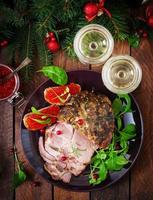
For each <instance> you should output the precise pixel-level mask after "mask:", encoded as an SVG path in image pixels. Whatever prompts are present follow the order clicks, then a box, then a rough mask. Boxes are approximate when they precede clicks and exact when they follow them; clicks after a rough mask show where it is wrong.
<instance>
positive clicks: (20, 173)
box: [13, 146, 27, 188]
mask: <svg viewBox="0 0 153 200" xmlns="http://www.w3.org/2000/svg"><path fill="white" fill-rule="evenodd" d="M14 158H15V161H16V164H17V172H16V173H15V174H14V177H13V187H14V188H17V187H18V186H19V185H21V184H22V183H23V182H25V181H26V179H27V175H26V173H25V171H24V167H23V164H22V162H20V161H19V159H18V155H17V151H16V148H15V146H14Z"/></svg>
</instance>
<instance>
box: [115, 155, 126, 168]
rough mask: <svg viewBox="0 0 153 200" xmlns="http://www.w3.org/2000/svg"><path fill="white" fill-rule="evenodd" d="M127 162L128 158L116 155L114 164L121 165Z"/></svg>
mask: <svg viewBox="0 0 153 200" xmlns="http://www.w3.org/2000/svg"><path fill="white" fill-rule="evenodd" d="M127 163H128V160H127V159H126V158H125V157H124V156H123V155H121V156H117V157H116V164H117V165H122V166H123V165H126V164H127Z"/></svg>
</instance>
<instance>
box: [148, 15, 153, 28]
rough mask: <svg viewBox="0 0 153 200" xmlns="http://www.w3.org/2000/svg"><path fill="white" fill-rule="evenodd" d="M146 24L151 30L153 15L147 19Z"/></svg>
mask: <svg viewBox="0 0 153 200" xmlns="http://www.w3.org/2000/svg"><path fill="white" fill-rule="evenodd" d="M147 24H148V25H149V26H150V27H152V28H153V15H152V16H150V17H149V18H148V20H147Z"/></svg>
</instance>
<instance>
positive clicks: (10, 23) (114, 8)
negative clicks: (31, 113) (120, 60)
mask: <svg viewBox="0 0 153 200" xmlns="http://www.w3.org/2000/svg"><path fill="white" fill-rule="evenodd" d="M87 2H88V1H87V0H79V1H76V0H60V1H56V0H43V1H42V0H30V1H28V0H13V1H10V3H7V2H5V1H4V0H0V8H1V12H0V40H3V39H8V40H9V44H10V45H9V46H8V47H7V48H6V49H7V50H8V51H9V52H10V53H9V56H10V60H11V57H13V56H14V55H16V54H18V56H17V57H18V61H17V62H21V61H22V60H23V59H24V58H25V57H26V56H27V55H28V57H30V58H31V59H34V58H35V52H36V51H37V53H38V55H37V56H38V57H39V58H40V65H46V64H50V62H51V57H52V54H51V53H50V52H49V51H48V50H47V48H46V46H45V45H44V42H43V41H44V38H45V36H46V33H47V32H50V31H53V32H54V33H55V35H56V38H57V39H58V42H59V43H60V44H61V46H62V48H63V49H64V50H65V51H66V53H67V54H68V55H69V56H71V57H75V53H74V50H73V40H74V36H75V34H76V33H77V31H78V30H79V29H81V28H82V27H84V26H85V25H88V24H90V23H97V24H100V25H103V26H104V27H106V28H107V29H108V30H109V31H110V32H111V33H112V35H113V37H114V38H115V39H117V40H118V39H119V40H126V39H127V40H128V41H131V39H129V37H130V36H131V33H130V30H129V22H130V20H129V14H128V12H129V11H128V7H127V5H126V3H125V1H122V0H116V1H114V0H107V1H106V2H105V8H106V9H107V10H109V11H110V13H111V15H112V17H111V18H110V17H108V16H107V14H106V13H103V14H102V15H101V16H97V17H96V18H95V19H94V20H93V21H91V22H88V21H87V20H86V19H85V16H84V13H83V8H84V5H85V3H87ZM92 2H95V3H98V2H99V1H98V0H93V1H92ZM133 29H134V28H133ZM150 33H151V35H153V34H152V31H151V32H150ZM150 33H149V34H150ZM6 49H5V51H6ZM30 69H33V67H32V66H31V67H27V68H25V69H24V70H26V71H24V72H23V73H24V75H25V76H26V77H28V76H29V74H30Z"/></svg>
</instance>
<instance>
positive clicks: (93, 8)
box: [84, 2, 99, 21]
mask: <svg viewBox="0 0 153 200" xmlns="http://www.w3.org/2000/svg"><path fill="white" fill-rule="evenodd" d="M98 10H99V9H98V5H97V4H96V3H94V2H88V3H86V4H85V6H84V13H85V18H86V19H87V20H88V21H91V20H92V18H93V17H95V16H97V14H98Z"/></svg>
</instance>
